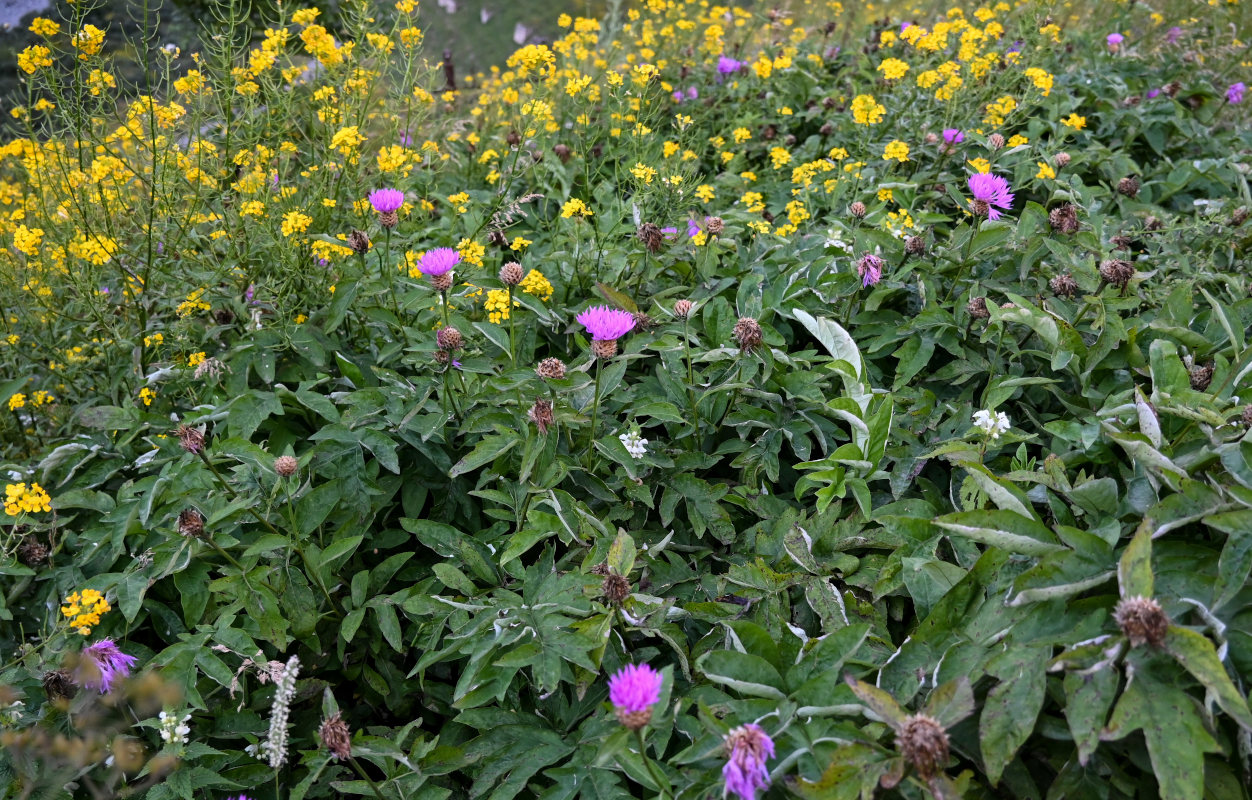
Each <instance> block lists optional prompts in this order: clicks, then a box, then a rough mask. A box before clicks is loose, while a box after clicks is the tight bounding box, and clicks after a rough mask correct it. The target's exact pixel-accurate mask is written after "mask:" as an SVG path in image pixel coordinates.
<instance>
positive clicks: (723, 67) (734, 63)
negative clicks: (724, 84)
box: [717, 56, 743, 75]
mask: <svg viewBox="0 0 1252 800" xmlns="http://www.w3.org/2000/svg"><path fill="white" fill-rule="evenodd" d="M741 69H743V62H742V61H739V60H737V59H734V58H730V57H729V56H719V57H718V59H717V71H718V74H721V75H730V74H732V73H735V72H738V71H739V70H741Z"/></svg>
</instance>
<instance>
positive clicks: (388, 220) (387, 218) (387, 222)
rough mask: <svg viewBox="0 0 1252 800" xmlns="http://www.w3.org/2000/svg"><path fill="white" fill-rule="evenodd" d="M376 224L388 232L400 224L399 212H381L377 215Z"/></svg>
mask: <svg viewBox="0 0 1252 800" xmlns="http://www.w3.org/2000/svg"><path fill="white" fill-rule="evenodd" d="M378 224H379V225H382V226H383V227H384V228H387V229H388V230H390V229H391V228H394V227H396V226H397V225H399V224H400V212H398V211H382V212H379V214H378Z"/></svg>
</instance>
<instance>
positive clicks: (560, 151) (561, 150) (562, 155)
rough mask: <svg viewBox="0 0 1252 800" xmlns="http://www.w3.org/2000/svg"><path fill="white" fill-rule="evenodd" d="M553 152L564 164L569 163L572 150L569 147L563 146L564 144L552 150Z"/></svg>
mask: <svg viewBox="0 0 1252 800" xmlns="http://www.w3.org/2000/svg"><path fill="white" fill-rule="evenodd" d="M552 152H553V153H556V157H557V158H559V159H561V163H562V164H568V163H569V159H570V149H569V147H568V146H566V145H563V144H558V145H557V146H556V147H553V148H552Z"/></svg>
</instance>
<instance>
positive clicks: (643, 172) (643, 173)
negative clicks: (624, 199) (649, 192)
mask: <svg viewBox="0 0 1252 800" xmlns="http://www.w3.org/2000/svg"><path fill="white" fill-rule="evenodd" d="M630 174H631V175H634V176H635V179H636V180H640V181H643V182H644V183H647V184H650V183H652V179H653V178H655V177H656V170H654V169H653V168H652V167H649V166H648V165H646V164H639V163H637V164H635V166H633V167H631V168H630Z"/></svg>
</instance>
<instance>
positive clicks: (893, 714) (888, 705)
mask: <svg viewBox="0 0 1252 800" xmlns="http://www.w3.org/2000/svg"><path fill="white" fill-rule="evenodd" d="M844 681H845V682H846V683H847V684H848V686H850V687H852V692H853V694H855V695H856V696H857V698H859V699H860V701H861V702H862V703H864V704H865V706H866V707H867V708H868V709H869V710H870V711H872V712H873V713H874V715H875V716H877V717H878V718H879V719H881V720H882V721H883V722H885V723H887V724H888V725H890V726H891V727H892V728H893V729H895V730H899V729H900V726H901V725H903V724H904V720H905V717H907V716H908V715H907V714H905V713H904V709H902V708H900V704H899V703H897V702H896V701H895V698H894V697H892V696H891V695H889V694H887V693H886V692H884V691H883V690H882V689H879V688H878V687H877V686H873V685H871V684H868V683H866V682H864V681H859V680H857V679H856V678H853V677H852V676H851V675H845V676H844Z"/></svg>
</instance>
